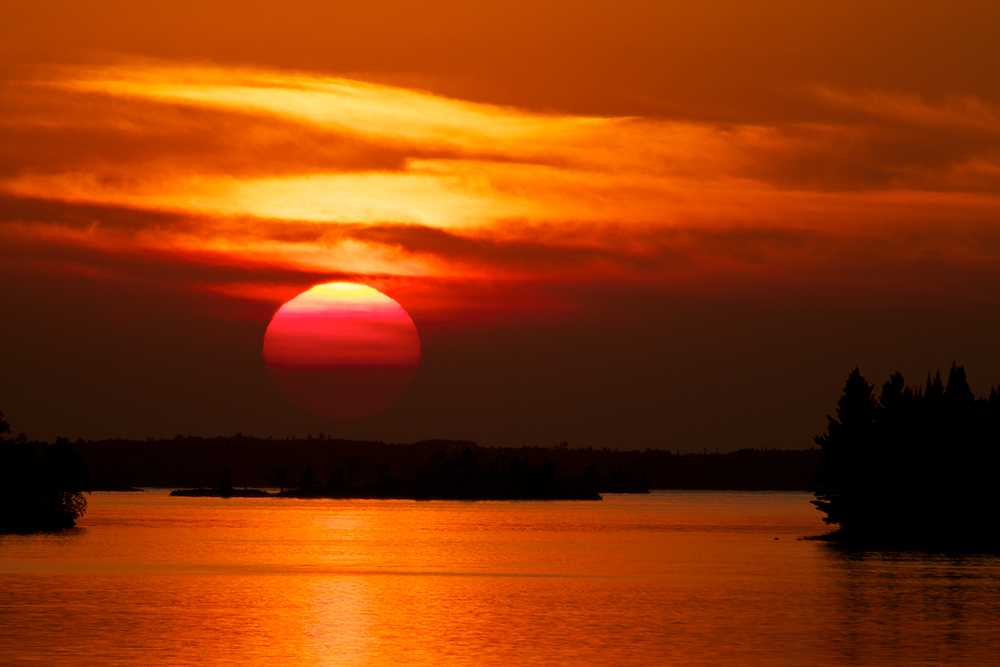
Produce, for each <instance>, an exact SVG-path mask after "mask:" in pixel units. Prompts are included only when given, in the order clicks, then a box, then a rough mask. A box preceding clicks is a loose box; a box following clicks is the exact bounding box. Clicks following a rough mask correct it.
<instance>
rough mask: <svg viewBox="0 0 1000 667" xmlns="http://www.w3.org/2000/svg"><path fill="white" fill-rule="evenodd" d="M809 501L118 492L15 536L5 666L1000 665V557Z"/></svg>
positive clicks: (0, 654)
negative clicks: (824, 511) (823, 538)
mask: <svg viewBox="0 0 1000 667" xmlns="http://www.w3.org/2000/svg"><path fill="white" fill-rule="evenodd" d="M809 499H810V497H809V496H808V495H805V494H789V493H774V494H768V493H709V492H703V493H680V492H664V493H654V494H651V495H649V496H606V499H605V501H604V502H602V503H569V502H566V503H564V502H540V503H506V502H480V503H458V502H429V503H416V502H410V501H333V500H312V501H298V500H278V499H232V500H217V499H195V498H168V497H167V496H166V494H165V492H152V493H147V494H107V493H95V494H93V495H92V496H91V497H90V509H89V512H88V514H87V515H86V517H84V519H83V520H82V521H81V528H80V529H77V530H74V531H70V532H68V533H65V534H60V535H50V536H29V537H20V536H0V665H10V666H20V665H45V666H54V667H55V666H59V665H74V666H78V665H130V666H131V665H232V664H239V665H241V666H246V667H253V666H257V665H261V666H262V665H268V666H269V667H273V666H274V665H306V666H309V665H557V664H569V665H615V666H620V665H741V666H743V665H923V664H926V665H987V664H989V665H996V664H998V663H1000V559H997V558H993V557H964V558H949V557H940V556H938V557H935V556H927V555H917V554H865V555H861V556H859V555H854V556H851V557H849V556H845V555H843V554H841V553H839V552H838V551H837V550H835V549H832V548H830V547H829V546H827V545H825V544H822V543H816V542H804V541H796V538H798V537H801V536H803V535H810V534H816V533H819V532H822V531H823V526H822V523H821V521H820V514H819V512H817V511H816V510H814V509H813V508H812V506H811V505H809V502H808V501H809ZM775 538H779V539H777V540H776V539H775Z"/></svg>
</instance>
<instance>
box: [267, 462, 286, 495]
mask: <svg viewBox="0 0 1000 667" xmlns="http://www.w3.org/2000/svg"><path fill="white" fill-rule="evenodd" d="M268 481H269V482H270V483H271V485H272V486H276V487H278V490H279V491H281V492H284V491H285V487H286V486H288V468H285V467H278V468H275V469H274V471H273V472H272V473H271V474H270V475H269V476H268Z"/></svg>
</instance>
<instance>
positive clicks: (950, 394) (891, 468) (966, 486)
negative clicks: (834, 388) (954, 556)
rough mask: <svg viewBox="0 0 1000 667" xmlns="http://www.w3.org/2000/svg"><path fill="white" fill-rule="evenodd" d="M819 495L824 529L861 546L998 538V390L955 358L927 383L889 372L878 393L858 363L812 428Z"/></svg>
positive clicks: (998, 543)
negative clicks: (971, 377) (982, 388)
mask: <svg viewBox="0 0 1000 667" xmlns="http://www.w3.org/2000/svg"><path fill="white" fill-rule="evenodd" d="M815 442H816V444H817V445H819V447H820V469H819V471H818V473H817V475H816V489H815V494H816V500H814V501H813V503H814V504H815V505H816V506H817V507H818V508H819V509H820V510H821V511H823V512H824V513H826V517H825V518H824V521H826V522H827V523H828V524H831V525H836V526H839V529H838V530H837V531H836V532H834V533H833V534H831V535H830V536H828V537H829V538H832V539H836V540H837V541H839V542H840V543H841V544H843V545H847V546H856V547H861V548H890V549H891V548H916V549H934V550H969V549H974V550H977V549H986V550H996V549H997V548H998V547H1000V495H998V494H997V488H996V484H997V473H998V464H1000V394H998V392H997V389H996V388H995V387H994V388H993V389H992V390H991V391H990V393H989V395H988V396H987V397H986V398H976V396H975V395H973V393H972V391H971V390H970V389H969V384H968V381H967V379H966V374H965V369H964V368H963V367H962V366H956V365H955V364H952V367H951V370H950V371H949V373H948V380H947V383H945V382H943V381H942V379H941V374H940V372H939V373H937V374H936V375H935V376H934V377H931V376H928V377H927V381H926V383H925V385H924V386H923V387H917V388H911V387H908V386H906V382H905V381H904V379H903V376H902V375H900V374H899V373H896V374H894V375H893V376H892V377H890V378H889V380H888V381H886V382H885V383H884V384H883V385H882V388H881V391H880V393H879V394H878V396H877V397H876V396H875V395H874V387H873V386H872V385H870V384H868V382H867V381H866V380H865V379H864V378H863V377H862V376H861V373H860V372H859V370H858V369H855V370H854V371H853V372H852V373H851V374H850V375H849V377H848V378H847V382H846V384H845V386H844V393H843V395H842V396H841V398H840V400H839V401H838V402H837V414H836V417H833V416H831V417H829V424H828V426H827V431H826V433H824V434H823V435H820V436H817V437H816V438H815Z"/></svg>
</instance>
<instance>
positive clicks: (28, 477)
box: [0, 412, 90, 533]
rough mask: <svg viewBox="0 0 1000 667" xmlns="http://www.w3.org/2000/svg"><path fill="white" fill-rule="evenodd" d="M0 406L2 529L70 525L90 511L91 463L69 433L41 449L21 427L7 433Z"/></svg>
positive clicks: (18, 530)
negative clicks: (86, 493)
mask: <svg viewBox="0 0 1000 667" xmlns="http://www.w3.org/2000/svg"><path fill="white" fill-rule="evenodd" d="M8 433H10V424H8V423H7V421H6V420H5V419H4V417H3V413H2V412H0V533H26V532H35V531H45V530H59V529H61V528H71V527H73V526H75V525H76V520H77V519H79V518H80V517H81V516H83V514H84V512H86V511H87V500H86V498H84V497H83V492H84V491H89V489H90V487H89V479H88V477H89V476H88V473H87V466H86V464H85V463H84V461H83V458H82V457H81V456H80V454H79V452H77V451H76V449H74V448H73V446H72V445H71V444H70V443H69V441H68V440H67V439H66V438H57V439H56V441H55V442H54V443H53V444H51V445H46V446H45V447H44V448H42V449H41V450H39V448H38V447H36V446H34V445H33V444H32V443H30V442H28V439H27V438H26V437H25V435H24V434H23V433H22V434H20V435H18V436H17V437H16V438H7V437H6V436H7V434H8Z"/></svg>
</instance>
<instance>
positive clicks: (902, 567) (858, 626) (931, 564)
mask: <svg viewBox="0 0 1000 667" xmlns="http://www.w3.org/2000/svg"><path fill="white" fill-rule="evenodd" d="M823 552H824V554H825V556H826V558H827V560H828V561H829V562H830V563H831V564H832V565H833V568H834V570H833V572H832V573H831V576H832V578H833V579H834V581H835V582H836V591H837V600H836V603H837V604H836V607H835V613H834V614H833V615H832V616H833V618H834V620H835V621H836V625H835V627H836V628H837V630H836V634H837V635H839V641H838V642H837V644H838V645H839V647H840V649H841V655H842V656H843V658H844V660H845V662H847V663H848V664H893V663H895V664H911V665H912V664H934V665H938V664H940V665H958V664H983V665H988V664H996V660H997V655H1000V653H997V650H998V646H1000V644H998V639H997V637H998V635H997V633H998V630H1000V558H998V557H997V556H992V555H956V554H933V553H922V552H864V551H853V550H845V549H840V548H838V547H836V546H832V545H824V546H823Z"/></svg>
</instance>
